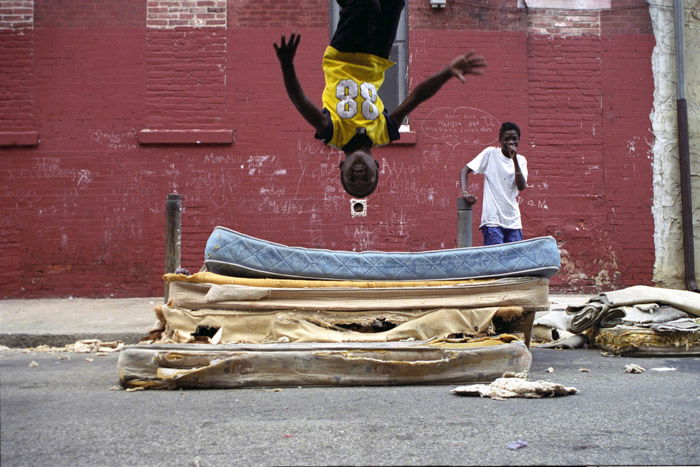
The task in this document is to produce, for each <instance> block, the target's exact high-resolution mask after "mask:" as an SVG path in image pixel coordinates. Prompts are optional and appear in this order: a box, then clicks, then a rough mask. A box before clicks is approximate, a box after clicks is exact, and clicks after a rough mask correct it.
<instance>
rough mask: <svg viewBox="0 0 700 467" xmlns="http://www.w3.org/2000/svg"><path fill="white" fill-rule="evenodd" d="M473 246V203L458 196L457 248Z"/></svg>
mask: <svg viewBox="0 0 700 467" xmlns="http://www.w3.org/2000/svg"><path fill="white" fill-rule="evenodd" d="M470 246H472V203H467V200H465V199H464V198H457V248H465V247H470Z"/></svg>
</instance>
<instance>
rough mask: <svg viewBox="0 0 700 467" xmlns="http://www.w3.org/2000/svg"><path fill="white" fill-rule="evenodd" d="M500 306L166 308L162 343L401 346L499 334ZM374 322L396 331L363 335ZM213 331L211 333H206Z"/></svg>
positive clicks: (161, 315)
mask: <svg viewBox="0 0 700 467" xmlns="http://www.w3.org/2000/svg"><path fill="white" fill-rule="evenodd" d="M497 310H498V308H497V307H490V308H474V309H458V308H439V309H433V310H416V311H406V312H375V311H366V312H360V313H358V312H353V313H343V312H327V311H326V312H323V311H292V310H288V311H281V310H277V311H233V310H206V309H202V310H197V311H193V310H188V309H186V308H174V307H169V306H165V305H164V306H162V307H161V308H160V313H159V315H160V316H159V319H161V322H162V323H163V324H164V326H163V332H162V334H161V337H160V338H159V339H158V343H192V342H196V341H198V340H199V341H205V342H207V343H212V344H229V343H255V344H264V343H274V342H397V341H401V340H407V339H414V340H427V339H435V338H448V337H450V336H454V335H460V336H486V335H487V334H489V333H493V331H492V328H491V319H492V318H493V316H494V315H495V314H496V312H497ZM373 322H378V323H379V324H380V325H382V324H388V323H391V325H392V326H394V327H392V328H391V329H389V330H386V331H380V332H360V331H355V330H353V329H352V328H345V327H343V326H344V325H345V326H349V325H352V327H355V328H361V327H365V328H371V326H372V323H373ZM204 329H205V330H207V331H208V334H207V335H205V334H204V333H203V331H202V330H204Z"/></svg>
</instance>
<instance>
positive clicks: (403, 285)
mask: <svg viewBox="0 0 700 467" xmlns="http://www.w3.org/2000/svg"><path fill="white" fill-rule="evenodd" d="M511 245H512V246H510V247H507V246H505V245H503V246H499V247H497V248H491V247H481V248H461V249H454V250H444V251H440V252H439V251H430V252H418V253H381V252H362V253H354V252H344V251H338V252H334V251H331V250H320V249H310V248H300V247H287V246H284V245H281V244H277V243H272V242H267V241H264V240H260V239H256V238H254V237H250V236H247V235H243V234H240V233H238V232H235V231H232V230H230V229H224V228H222V227H217V228H216V229H215V230H214V232H213V233H212V235H211V237H210V238H209V241H208V242H207V246H206V253H205V268H204V269H206V271H202V272H199V273H196V274H192V275H180V274H168V275H166V276H165V280H166V281H167V283H168V284H169V301H168V303H167V304H165V305H163V306H161V307H158V308H157V310H156V314H157V316H158V319H159V323H160V326H159V328H158V329H157V330H154V332H153V333H152V336H151V341H150V343H147V344H142V345H139V346H130V347H127V348H126V349H125V350H124V351H123V352H122V354H121V357H120V363H119V368H120V378H121V381H122V384H123V385H125V386H127V387H137V386H142V387H153V388H174V387H244V386H261V385H262V386H268V385H274V386H284V385H294V386H300V385H328V384H331V385H352V384H363V385H365V384H409V383H436V382H477V381H492V380H493V379H495V378H497V377H500V376H501V375H502V374H503V373H504V372H508V371H511V372H522V371H527V370H528V369H529V366H530V362H531V356H530V353H529V351H528V349H527V343H528V341H529V332H530V329H531V325H532V319H533V318H534V313H535V312H536V311H543V310H547V309H548V307H549V296H548V286H549V279H548V278H549V277H550V276H551V275H552V274H554V273H555V272H556V271H557V270H558V267H559V252H558V249H557V248H556V242H554V239H552V238H551V237H544V238H541V239H533V240H528V241H523V242H517V244H511ZM482 250H486V251H482ZM472 263H478V264H480V266H478V267H477V265H476V264H472ZM467 264H468V265H469V267H467V266H466V265H467ZM508 267H510V268H511V270H508ZM516 269H517V271H516ZM362 271H365V272H366V273H365V274H363V273H362ZM497 323H500V324H501V327H502V325H503V323H506V324H508V326H507V327H508V329H507V330H506V331H504V330H503V329H497V327H498V325H497ZM514 333H515V334H518V333H520V335H521V336H522V337H518V335H515V334H514Z"/></svg>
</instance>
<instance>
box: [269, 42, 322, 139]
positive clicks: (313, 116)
mask: <svg viewBox="0 0 700 467" xmlns="http://www.w3.org/2000/svg"><path fill="white" fill-rule="evenodd" d="M300 40H301V34H294V33H292V34H291V35H290V36H289V40H287V38H286V37H285V36H282V38H281V39H280V45H279V46H278V45H277V44H276V43H274V44H272V45H274V46H275V52H276V53H277V59H278V60H279V61H280V66H281V67H282V76H283V77H284V87H285V89H286V90H287V94H288V95H289V99H290V100H291V101H292V104H294V107H296V109H297V110H298V111H299V113H300V114H301V116H302V117H304V120H306V121H307V122H309V123H310V124H311V126H312V127H314V128H315V129H316V131H317V132H318V133H319V134H323V131H324V130H325V129H326V125H328V121H327V119H326V118H325V116H324V115H323V112H321V110H320V109H319V108H318V107H316V106H315V105H314V104H313V103H312V102H311V100H310V99H309V98H308V97H307V95H306V94H304V91H303V90H302V89H301V84H300V83H299V79H298V78H297V73H296V69H295V68H294V56H295V55H296V52H297V47H298V46H299V41H300Z"/></svg>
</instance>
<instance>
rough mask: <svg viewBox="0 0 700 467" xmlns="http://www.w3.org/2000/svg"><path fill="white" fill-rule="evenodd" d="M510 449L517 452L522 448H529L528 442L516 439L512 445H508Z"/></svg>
mask: <svg viewBox="0 0 700 467" xmlns="http://www.w3.org/2000/svg"><path fill="white" fill-rule="evenodd" d="M506 446H507V447H508V449H512V450H514V451H515V450H516V449H520V448H526V447H527V441H523V440H522V439H516V440H515V441H511V442H510V443H508V444H506Z"/></svg>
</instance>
